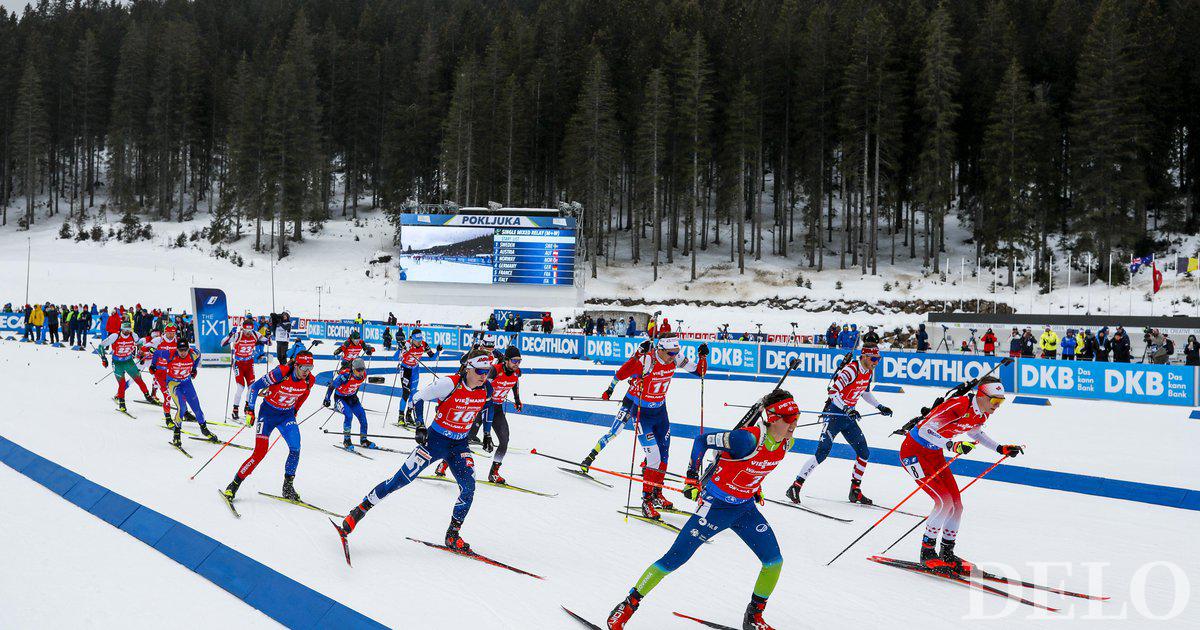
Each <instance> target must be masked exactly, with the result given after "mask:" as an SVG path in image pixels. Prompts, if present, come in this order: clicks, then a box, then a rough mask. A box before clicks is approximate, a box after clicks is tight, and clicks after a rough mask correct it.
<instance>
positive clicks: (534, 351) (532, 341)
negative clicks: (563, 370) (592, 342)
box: [517, 332, 584, 359]
mask: <svg viewBox="0 0 1200 630" xmlns="http://www.w3.org/2000/svg"><path fill="white" fill-rule="evenodd" d="M583 339H584V338H583V337H582V336H581V335H556V334H553V333H550V334H547V333H533V332H526V333H521V334H520V335H519V336H518V337H517V347H518V348H520V349H521V354H529V355H534V356H542V357H561V358H564V359H582V358H583Z"/></svg>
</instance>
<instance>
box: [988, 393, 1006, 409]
mask: <svg viewBox="0 0 1200 630" xmlns="http://www.w3.org/2000/svg"><path fill="white" fill-rule="evenodd" d="M987 399H988V400H990V401H991V403H992V406H993V407H999V406H1000V403H1002V402H1004V398H1003V397H1000V396H988V398H987Z"/></svg>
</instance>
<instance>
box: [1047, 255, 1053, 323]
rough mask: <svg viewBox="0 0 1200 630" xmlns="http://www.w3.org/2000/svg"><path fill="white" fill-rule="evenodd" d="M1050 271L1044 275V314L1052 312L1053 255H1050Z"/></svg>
mask: <svg viewBox="0 0 1200 630" xmlns="http://www.w3.org/2000/svg"><path fill="white" fill-rule="evenodd" d="M1049 264H1050V268H1049V269H1050V270H1049V272H1048V273H1047V274H1046V280H1047V284H1046V287H1047V290H1046V312H1047V313H1051V312H1053V311H1054V254H1050V263H1049Z"/></svg>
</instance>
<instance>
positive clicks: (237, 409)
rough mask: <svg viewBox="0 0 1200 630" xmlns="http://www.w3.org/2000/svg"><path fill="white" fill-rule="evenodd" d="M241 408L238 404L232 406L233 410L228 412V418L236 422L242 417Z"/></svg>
mask: <svg viewBox="0 0 1200 630" xmlns="http://www.w3.org/2000/svg"><path fill="white" fill-rule="evenodd" d="M241 412H242V410H241V407H239V406H238V405H234V406H233V412H232V413H230V414H229V419H230V420H233V421H234V422H237V421H239V420H241V419H242V413H241Z"/></svg>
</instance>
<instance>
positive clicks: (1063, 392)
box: [309, 322, 1200, 406]
mask: <svg viewBox="0 0 1200 630" xmlns="http://www.w3.org/2000/svg"><path fill="white" fill-rule="evenodd" d="M363 327H364V329H363V333H364V334H363V336H364V338H365V339H366V340H367V341H368V342H369V343H379V342H380V340H381V339H382V334H383V333H382V330H383V326H381V325H380V326H378V330H377V331H376V330H375V327H376V325H374V324H364V325H363ZM354 328H356V325H354V324H330V323H328V322H311V323H310V324H309V335H310V336H314V337H322V338H328V339H334V340H340V339H345V338H346V336H347V335H349V331H350V330H351V329H354ZM422 330H424V331H425V335H426V340H427V341H428V342H429V344H430V345H431V346H436V345H439V344H440V345H441V346H443V348H445V349H447V350H465V349H467V348H469V347H470V346H471V342H472V340H473V338H474V337H475V336H476V335H478V334H481V333H483V332H486V331H478V330H472V329H470V328H449V327H423V328H422ZM406 332H407V331H406ZM493 334H494V335H495V337H496V347H498V348H500V349H503V348H505V347H507V346H508V345H509V344H510V343H516V344H517V347H519V348H520V349H521V353H522V354H527V355H531V356H544V357H554V358H569V359H586V360H590V361H592V362H594V363H602V364H607V365H615V364H619V363H622V362H624V361H625V360H626V359H628V358H629V357H631V356H633V354H634V353H635V352H637V349H638V346H639V345H640V344H641V343H642V342H643V341H645V338H643V337H607V336H605V337H601V336H588V337H585V336H583V335H567V334H556V333H551V334H547V333H534V332H522V333H510V332H495V333H493ZM700 343H701V342H699V341H694V340H690V339H686V340H683V341H682V346H683V352H684V353H685V354H687V355H688V356H689V357H693V358H694V357H695V355H696V351H697V348H699V346H700ZM707 343H708V348H709V356H708V360H709V368H710V369H711V370H713V371H714V372H724V373H731V374H766V375H772V374H774V375H777V374H782V373H783V371H784V370H785V369H787V365H788V363H789V362H790V361H791V360H792V359H798V360H799V365H798V367H797V369H796V370H795V371H793V374H794V375H795V376H799V377H802V378H829V377H830V376H831V375H832V374H833V373H834V371H835V370H836V368H837V364H838V361H839V360H841V358H842V357H843V356H844V355H845V351H843V350H838V349H831V348H814V347H805V346H790V345H779V344H759V343H753V342H742V341H709V342H707ZM881 355H882V359H883V360H882V361H881V363H880V365H879V367H878V368H876V372H875V382H876V383H880V384H895V385H923V386H930V387H946V388H949V387H952V386H954V385H957V384H958V383H960V382H962V381H965V380H969V379H972V378H975V377H978V376H980V375H982V374H984V373H985V372H987V371H989V370H991V369H992V368H993V367H995V366H996V365H997V364H999V363H1000V361H1001V360H1000V358H997V357H989V356H980V355H961V354H936V353H917V352H904V351H884V352H882V353H881ZM994 374H995V375H997V376H998V377H999V378H1000V380H1001V381H1002V382H1003V383H1004V386H1005V388H1006V389H1008V390H1009V391H1010V392H1013V393H1021V394H1029V395H1041V396H1053V397H1069V398H1085V399H1094V400H1112V401H1121V402H1135V403H1150V404H1163V405H1181V406H1195V405H1200V384H1198V383H1197V379H1198V376H1200V375H1198V370H1197V369H1196V368H1194V367H1187V366H1178V365H1176V366H1160V365H1146V364H1141V363H1134V364H1130V363H1092V362H1086V361H1085V362H1079V361H1054V360H1044V359H1019V360H1017V361H1016V362H1014V363H1013V364H1012V365H1008V366H1001V367H1000V368H999V369H997V370H996V371H995V372H994Z"/></svg>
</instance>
